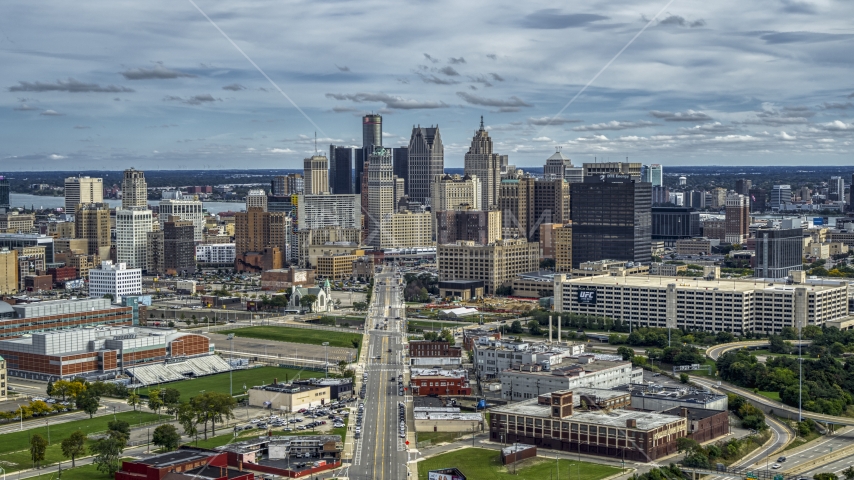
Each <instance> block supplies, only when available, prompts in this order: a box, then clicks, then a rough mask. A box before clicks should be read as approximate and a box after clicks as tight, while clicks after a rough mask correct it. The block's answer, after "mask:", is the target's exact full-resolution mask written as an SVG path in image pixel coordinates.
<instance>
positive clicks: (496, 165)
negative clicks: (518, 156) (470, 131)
mask: <svg viewBox="0 0 854 480" xmlns="http://www.w3.org/2000/svg"><path fill="white" fill-rule="evenodd" d="M465 173H466V175H476V176H477V178H479V179H480V181H481V202H480V204H481V208H483V209H484V210H489V209H490V207H492V206H494V205H496V204H497V203H498V191H499V189H500V187H501V156H500V155H498V154H495V153H493V152H492V139H491V138H489V133H488V132H487V131H486V129H485V128H483V117H480V129H478V131H476V132H475V133H474V137H473V138H472V140H471V147H469V151H468V153H466V156H465Z"/></svg>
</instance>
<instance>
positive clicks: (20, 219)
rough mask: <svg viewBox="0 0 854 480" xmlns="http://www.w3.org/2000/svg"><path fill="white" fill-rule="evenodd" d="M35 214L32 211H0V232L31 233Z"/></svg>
mask: <svg viewBox="0 0 854 480" xmlns="http://www.w3.org/2000/svg"><path fill="white" fill-rule="evenodd" d="M35 220H36V216H35V215H34V214H32V213H19V212H17V211H14V212H5V213H4V212H2V211H0V232H5V233H32V232H33V226H34V225H35Z"/></svg>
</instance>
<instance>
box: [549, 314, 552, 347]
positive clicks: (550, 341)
mask: <svg viewBox="0 0 854 480" xmlns="http://www.w3.org/2000/svg"><path fill="white" fill-rule="evenodd" d="M549 343H552V316H551V315H549Z"/></svg>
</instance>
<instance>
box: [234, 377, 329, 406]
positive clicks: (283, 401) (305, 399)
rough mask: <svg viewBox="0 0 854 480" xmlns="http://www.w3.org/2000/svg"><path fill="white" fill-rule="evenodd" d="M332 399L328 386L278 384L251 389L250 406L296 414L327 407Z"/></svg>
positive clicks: (276, 381)
mask: <svg viewBox="0 0 854 480" xmlns="http://www.w3.org/2000/svg"><path fill="white" fill-rule="evenodd" d="M331 399H332V397H331V394H330V389H329V387H328V386H319V385H296V384H291V383H278V380H277V379H274V380H273V383H271V384H270V385H261V386H257V387H252V388H251V389H249V405H250V406H252V407H261V408H269V409H271V410H279V411H282V412H296V411H298V410H300V409H303V408H312V407H318V406H320V405H326V404H327V403H329V402H330V400H331Z"/></svg>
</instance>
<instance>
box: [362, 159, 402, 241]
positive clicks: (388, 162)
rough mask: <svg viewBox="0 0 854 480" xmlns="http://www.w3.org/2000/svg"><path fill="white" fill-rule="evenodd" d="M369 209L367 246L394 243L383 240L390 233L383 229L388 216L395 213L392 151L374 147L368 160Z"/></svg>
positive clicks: (366, 223)
mask: <svg viewBox="0 0 854 480" xmlns="http://www.w3.org/2000/svg"><path fill="white" fill-rule="evenodd" d="M367 174H368V183H367V186H368V189H367V190H368V191H367V195H368V209H367V215H366V217H365V229H366V230H367V238H366V242H365V243H366V244H367V245H372V246H376V247H380V246H383V245H388V244H390V243H392V242H391V241H390V240H388V239H386V238H383V237H384V236H386V235H389V234H390V232H388V231H386V229H384V228H382V226H383V225H382V224H383V221H384V220H385V218H386V215H390V214H392V213H394V210H395V209H394V167H393V165H392V158H391V150H386V149H385V148H383V147H374V150H373V153H371V156H370V159H369V160H368V172H367Z"/></svg>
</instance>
